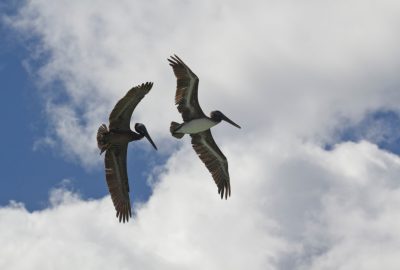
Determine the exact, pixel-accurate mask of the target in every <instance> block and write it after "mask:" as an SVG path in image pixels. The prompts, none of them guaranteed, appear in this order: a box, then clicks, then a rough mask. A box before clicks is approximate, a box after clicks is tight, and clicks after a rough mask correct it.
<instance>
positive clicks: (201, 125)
mask: <svg viewBox="0 0 400 270" xmlns="http://www.w3.org/2000/svg"><path fill="white" fill-rule="evenodd" d="M216 124H217V123H215V122H213V121H211V120H210V119H207V118H201V119H194V120H192V121H189V122H187V123H185V124H183V126H182V127H180V128H179V129H178V130H177V131H176V132H178V133H185V134H193V133H199V132H202V131H204V130H207V129H210V128H211V127H213V126H215V125H216Z"/></svg>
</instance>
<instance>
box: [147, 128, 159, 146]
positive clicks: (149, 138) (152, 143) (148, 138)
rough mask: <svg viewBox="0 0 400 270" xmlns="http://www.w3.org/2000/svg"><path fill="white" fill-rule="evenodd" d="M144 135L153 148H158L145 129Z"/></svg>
mask: <svg viewBox="0 0 400 270" xmlns="http://www.w3.org/2000/svg"><path fill="white" fill-rule="evenodd" d="M144 136H145V137H146V138H147V140H148V141H149V142H150V143H151V145H152V146H153V147H154V149H156V150H158V149H157V146H156V145H155V143H154V142H153V140H152V139H151V137H150V135H149V133H148V132H147V130H146V133H145V134H144Z"/></svg>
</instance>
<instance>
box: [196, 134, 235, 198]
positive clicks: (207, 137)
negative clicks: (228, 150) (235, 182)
mask: <svg viewBox="0 0 400 270" xmlns="http://www.w3.org/2000/svg"><path fill="white" fill-rule="evenodd" d="M190 136H191V137H192V146H193V148H194V150H195V151H196V153H197V155H198V156H199V157H200V159H201V160H202V161H203V163H204V164H205V165H206V167H207V169H208V170H209V172H210V173H211V174H212V177H213V178H214V181H215V183H216V184H217V186H218V193H219V194H221V199H222V198H223V197H224V194H225V199H227V197H228V196H230V195H231V184H230V181H229V172H228V161H227V159H226V157H225V156H224V154H223V153H222V152H221V150H219V148H218V146H217V144H216V143H215V141H214V139H213V137H212V134H211V131H210V130H206V131H203V132H200V133H196V134H190Z"/></svg>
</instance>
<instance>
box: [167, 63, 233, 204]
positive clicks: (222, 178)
mask: <svg viewBox="0 0 400 270" xmlns="http://www.w3.org/2000/svg"><path fill="white" fill-rule="evenodd" d="M168 61H169V65H170V66H171V67H172V69H173V71H174V74H175V77H176V79H177V87H176V94H175V104H176V105H178V111H179V112H180V113H181V114H182V118H183V123H181V124H179V123H176V122H171V126H170V132H171V134H172V136H174V137H176V138H178V139H180V138H182V137H183V136H184V135H185V134H190V136H191V137H192V146H193V148H194V150H195V151H196V153H197V155H198V156H199V157H200V159H201V160H202V161H203V163H204V164H205V165H206V167H207V169H208V170H209V171H210V173H211V174H212V177H213V178H214V181H215V183H216V184H217V186H218V193H219V194H220V195H221V199H222V198H223V197H224V195H225V199H227V197H228V196H230V195H231V184H230V181H229V172H228V161H227V160H226V157H225V156H224V154H223V153H222V152H221V150H219V148H218V146H217V144H216V143H215V141H214V139H213V137H212V134H211V130H210V128H211V127H213V126H215V125H217V124H219V123H220V122H221V121H222V120H224V121H226V122H228V123H230V124H232V125H233V126H235V127H237V128H240V126H239V125H237V124H236V123H235V122H233V121H232V120H230V119H229V118H228V117H226V116H225V115H224V114H223V113H222V112H220V111H212V112H211V114H210V117H207V116H206V115H205V114H204V113H203V111H202V110H201V107H200V105H199V101H198V98H197V96H198V95H197V88H198V85H199V78H198V77H197V76H196V74H194V73H193V72H192V71H191V70H190V68H189V67H188V66H187V65H186V64H185V63H184V62H183V61H182V60H181V59H180V58H179V57H178V56H176V55H175V56H171V57H170V59H168Z"/></svg>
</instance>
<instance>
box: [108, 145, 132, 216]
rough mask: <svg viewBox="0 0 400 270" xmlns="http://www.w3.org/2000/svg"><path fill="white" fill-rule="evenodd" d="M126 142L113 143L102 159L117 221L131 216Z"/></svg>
mask: <svg viewBox="0 0 400 270" xmlns="http://www.w3.org/2000/svg"><path fill="white" fill-rule="evenodd" d="M127 148H128V144H127V143H126V144H119V145H117V144H114V145H112V146H111V147H109V148H108V150H107V152H106V156H105V159H104V163H105V170H106V180H107V185H108V190H109V191H110V194H111V199H112V201H113V204H114V207H115V210H116V211H117V218H119V222H121V221H123V222H124V223H125V221H128V220H129V217H131V216H132V213H131V202H130V200H129V183H128V173H127V169H126V152H127Z"/></svg>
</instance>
